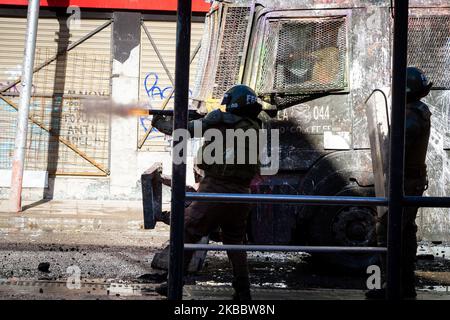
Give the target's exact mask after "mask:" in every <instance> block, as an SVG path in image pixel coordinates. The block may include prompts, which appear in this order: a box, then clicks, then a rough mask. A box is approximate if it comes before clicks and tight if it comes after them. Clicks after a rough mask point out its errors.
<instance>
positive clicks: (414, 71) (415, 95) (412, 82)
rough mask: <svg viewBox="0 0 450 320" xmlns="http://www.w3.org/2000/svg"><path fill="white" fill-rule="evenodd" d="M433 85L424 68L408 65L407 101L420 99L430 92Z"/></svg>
mask: <svg viewBox="0 0 450 320" xmlns="http://www.w3.org/2000/svg"><path fill="white" fill-rule="evenodd" d="M432 86H433V83H432V82H429V81H428V79H427V77H426V76H425V74H424V73H423V71H422V70H420V69H418V68H415V67H408V68H407V69H406V100H407V102H414V101H417V100H420V99H421V98H423V97H425V96H426V95H428V93H430V89H431V87H432Z"/></svg>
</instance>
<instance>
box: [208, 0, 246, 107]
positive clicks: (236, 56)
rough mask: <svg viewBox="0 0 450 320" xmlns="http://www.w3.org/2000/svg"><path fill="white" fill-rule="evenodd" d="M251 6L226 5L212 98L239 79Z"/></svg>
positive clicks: (219, 94) (219, 95)
mask: <svg viewBox="0 0 450 320" xmlns="http://www.w3.org/2000/svg"><path fill="white" fill-rule="evenodd" d="M250 12H251V7H228V8H227V11H226V13H225V15H226V16H225V24H224V27H223V29H222V30H223V31H222V32H223V37H222V39H221V42H220V49H219V52H218V54H219V58H218V61H217V70H216V76H215V85H214V88H213V98H214V99H219V98H220V97H222V95H223V94H224V92H225V91H227V90H228V89H229V88H230V87H232V86H233V85H235V84H237V83H239V81H240V70H241V63H242V62H243V61H242V58H243V57H244V49H245V43H246V39H247V32H248V24H249V21H250V19H249V17H250Z"/></svg>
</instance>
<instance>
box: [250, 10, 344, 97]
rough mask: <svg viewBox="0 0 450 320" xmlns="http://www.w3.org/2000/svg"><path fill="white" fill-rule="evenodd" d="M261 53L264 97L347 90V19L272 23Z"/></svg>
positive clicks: (308, 19)
mask: <svg viewBox="0 0 450 320" xmlns="http://www.w3.org/2000/svg"><path fill="white" fill-rule="evenodd" d="M266 28H267V29H266V33H265V39H264V40H263V42H264V44H263V48H262V52H261V59H262V60H261V63H260V65H261V69H260V72H259V79H258V85H257V88H258V91H259V93H260V94H263V95H267V94H274V93H276V94H279V93H285V94H308V93H314V92H321V91H331V90H343V89H345V88H346V86H347V79H346V73H347V70H346V66H347V61H346V60H347V37H346V19H345V17H327V18H313V19H312V18H304V19H291V20H272V21H271V20H269V21H268V23H267V26H266Z"/></svg>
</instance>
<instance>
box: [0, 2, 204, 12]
mask: <svg viewBox="0 0 450 320" xmlns="http://www.w3.org/2000/svg"><path fill="white" fill-rule="evenodd" d="M2 4H3V5H19V6H26V5H28V1H27V0H0V5H2ZM41 6H42V7H68V6H78V7H80V8H98V9H128V10H157V11H176V10H177V0H41ZM208 10H209V3H207V2H205V0H193V1H192V11H194V12H207V11H208Z"/></svg>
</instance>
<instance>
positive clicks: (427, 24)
mask: <svg viewBox="0 0 450 320" xmlns="http://www.w3.org/2000/svg"><path fill="white" fill-rule="evenodd" d="M408 65H410V66H415V67H418V68H420V69H422V70H423V71H424V72H425V74H426V75H427V77H428V78H429V80H430V81H432V82H433V84H434V87H436V88H443V89H444V88H445V89H450V73H449V72H448V70H449V69H450V15H440V16H436V15H433V16H432V15H428V16H411V17H410V18H409V32H408Z"/></svg>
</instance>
